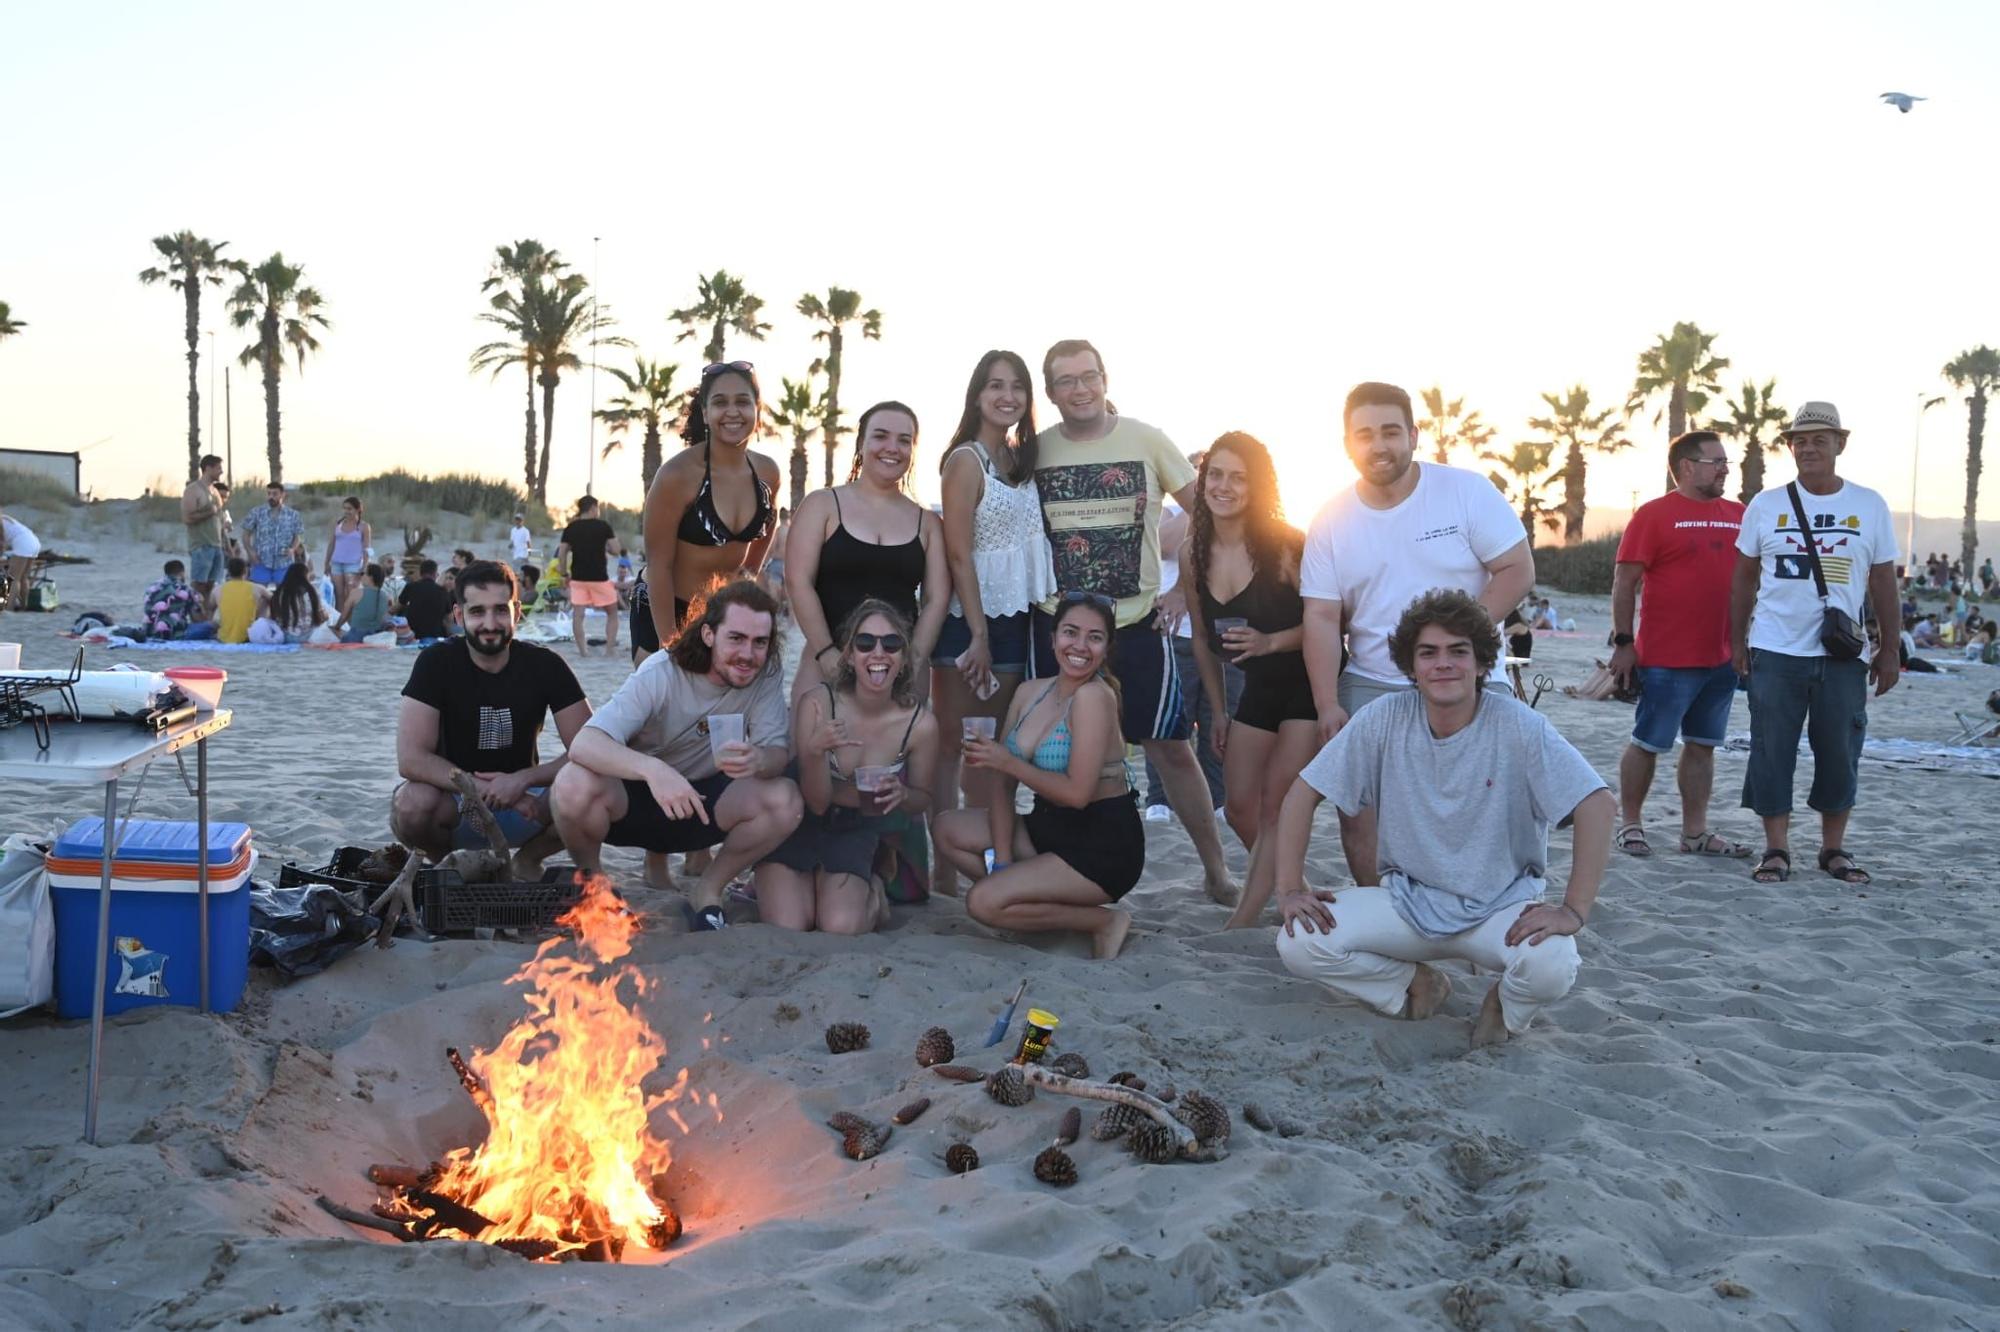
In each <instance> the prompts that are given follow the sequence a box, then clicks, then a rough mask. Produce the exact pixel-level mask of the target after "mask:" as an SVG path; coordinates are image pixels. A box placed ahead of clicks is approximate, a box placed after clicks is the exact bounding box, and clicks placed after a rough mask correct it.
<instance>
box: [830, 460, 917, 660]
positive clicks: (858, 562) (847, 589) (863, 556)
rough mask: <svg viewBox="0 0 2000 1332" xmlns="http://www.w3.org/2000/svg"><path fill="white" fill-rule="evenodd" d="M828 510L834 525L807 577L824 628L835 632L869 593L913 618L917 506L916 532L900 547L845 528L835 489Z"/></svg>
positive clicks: (914, 606) (868, 596)
mask: <svg viewBox="0 0 2000 1332" xmlns="http://www.w3.org/2000/svg"><path fill="white" fill-rule="evenodd" d="M911 507H912V508H915V507H916V506H915V505H912V506H911ZM833 512H834V516H835V518H836V520H837V521H838V523H839V525H838V526H837V527H835V528H834V529H833V534H832V535H831V536H829V537H827V539H826V544H824V545H823V546H821V547H820V552H819V572H818V574H817V575H815V576H814V578H813V591H815V592H817V593H819V605H820V610H821V611H823V612H824V613H825V615H826V627H827V629H828V631H829V632H832V633H839V632H840V626H841V625H843V624H845V623H846V622H847V617H848V616H849V615H852V614H853V613H854V608H855V607H856V606H859V605H860V604H861V603H862V602H864V601H866V600H867V599H868V598H870V597H880V598H881V599H882V600H884V601H886V602H888V603H889V604H890V605H891V606H894V607H895V608H896V609H897V610H898V611H901V612H902V613H903V615H904V617H905V618H907V619H908V620H910V621H911V622H912V623H915V622H916V618H917V587H918V585H919V584H921V583H922V582H923V581H924V564H925V559H924V514H923V510H922V509H920V508H919V509H917V531H916V534H915V535H914V536H912V537H911V538H910V539H909V540H908V541H905V542H904V543H903V544H902V545H900V546H880V545H877V544H875V543H874V542H872V541H863V540H861V538H859V537H857V536H855V535H854V534H853V533H852V532H849V531H848V530H847V520H846V518H845V516H843V515H842V514H841V511H840V491H839V490H837V489H836V490H835V491H834V492H833Z"/></svg>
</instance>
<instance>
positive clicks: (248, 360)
mask: <svg viewBox="0 0 2000 1332" xmlns="http://www.w3.org/2000/svg"><path fill="white" fill-rule="evenodd" d="M305 275H306V270H305V266H304V265H303V264H288V263H286V262H285V256H284V255H283V254H281V253H280V254H273V255H272V256H271V257H270V258H269V259H266V260H265V261H264V262H263V263H261V264H258V265H257V266H256V267H255V268H246V269H244V271H243V285H242V286H240V287H238V288H237V289H236V290H235V291H234V292H233V293H231V294H230V297H229V322H230V323H232V324H234V325H235V326H236V327H238V328H248V327H250V326H252V325H255V326H256V329H257V340H256V341H255V342H253V343H251V344H250V345H249V346H247V347H245V348H244V349H243V351H242V353H241V354H240V355H239V356H238V357H237V358H236V359H237V361H238V362H239V363H240V364H242V365H255V366H260V367H262V369H263V371H264V449H265V451H266V453H267V454H268V455H269V460H270V464H271V475H270V479H271V480H272V481H283V480H284V479H285V469H284V462H283V455H282V453H281V451H280V449H279V446H278V379H279V376H280V375H282V374H283V372H284V368H285V348H286V347H288V346H289V347H290V348H291V349H292V351H293V352H294V353H295V354H296V355H297V357H298V361H299V373H300V374H304V373H305V369H306V353H307V352H309V351H318V350H319V339H317V338H315V337H314V336H313V327H314V325H318V326H319V327H320V328H331V327H332V325H331V324H330V323H328V322H327V318H326V316H325V315H323V314H321V313H320V310H321V308H322V307H323V306H325V304H326V298H325V297H323V296H321V295H320V294H319V292H317V291H316V290H314V289H313V288H311V287H308V286H306V285H305V282H304V279H305Z"/></svg>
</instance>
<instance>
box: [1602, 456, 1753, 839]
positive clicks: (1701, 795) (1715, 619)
mask: <svg viewBox="0 0 2000 1332" xmlns="http://www.w3.org/2000/svg"><path fill="white" fill-rule="evenodd" d="M1667 467H1668V469H1669V470H1670V471H1671V472H1672V473H1673V478H1674V488H1673V489H1672V490H1670V491H1668V492H1667V493H1666V494H1664V495H1662V496H1660V498H1658V499H1656V500H1648V501H1647V502H1646V503H1644V504H1641V505H1640V506H1639V511H1638V512H1637V513H1635V514H1633V515H1632V521H1631V523H1630V524H1628V525H1627V526H1626V528H1625V536H1624V538H1623V539H1622V540H1620V541H1619V543H1618V570H1617V573H1616V576H1615V578H1614V581H1613V582H1612V585H1611V628H1612V636H1611V642H1612V653H1611V670H1612V673H1613V674H1615V675H1616V676H1618V678H1619V680H1620V681H1621V682H1622V683H1623V684H1625V685H1626V687H1627V688H1630V687H1631V685H1632V683H1633V677H1634V676H1636V677H1637V680H1638V684H1639V687H1640V691H1641V692H1640V694H1639V707H1638V714H1637V716H1635V717H1634V718H1633V721H1632V743H1631V744H1629V745H1627V746H1626V747H1625V755H1624V757H1623V758H1621V759H1620V760H1619V762H1618V805H1619V828H1618V849H1619V850H1621V851H1623V852H1625V853H1626V854H1627V855H1633V856H1650V855H1652V854H1653V848H1652V847H1651V846H1650V845H1648V844H1647V842H1646V829H1645V825H1644V823H1643V821H1642V818H1641V811H1642V809H1643V808H1644V806H1645V803H1646V793H1647V792H1648V791H1649V790H1651V789H1652V786H1653V769H1654V766H1655V764H1656V763H1657V762H1658V759H1659V756H1660V755H1661V754H1664V753H1667V752H1668V751H1669V750H1671V749H1672V748H1673V747H1674V740H1675V738H1676V737H1678V738H1679V739H1680V740H1681V741H1682V742H1683V744H1684V746H1685V747H1684V748H1683V749H1682V750H1681V761H1680V765H1679V768H1678V772H1677V775H1678V778H1679V783H1680V790H1681V843H1680V845H1681V850H1682V851H1685V852H1689V853H1691V854H1694V855H1701V856H1733V857H1743V856H1747V855H1749V854H1750V848H1749V847H1747V846H1743V845H1741V844H1739V843H1736V842H1731V841H1729V840H1728V839H1727V838H1725V837H1723V836H1721V835H1720V834H1719V833H1717V832H1715V831H1714V830H1713V829H1711V828H1710V827H1709V826H1708V796H1709V789H1710V787H1711V786H1712V785H1713V784H1714V780H1715V747H1716V746H1717V745H1719V744H1721V743H1722V740H1723V737H1724V736H1725V735H1726V734H1727V733H1728V731H1729V705H1730V703H1731V701H1732V700H1733V699H1734V697H1735V694H1736V671H1735V668H1734V667H1732V666H1731V665H1730V651H1729V579H1730V575H1731V574H1732V573H1733V572H1734V569H1735V565H1736V533H1737V530H1738V529H1739V528H1740V527H1741V526H1742V525H1743V506H1742V505H1741V504H1739V503H1737V502H1736V501H1735V500H1733V499H1724V498H1723V495H1722V492H1723V488H1724V485H1725V483H1726V482H1727V481H1728V479H1729V455H1728V454H1726V453H1725V452H1723V448H1722V439H1721V437H1720V436H1719V435H1717V434H1716V433H1715V432H1714V431H1712V430H1690V431H1688V432H1686V433H1685V434H1683V435H1681V436H1679V437H1678V438H1676V439H1675V440H1674V442H1673V443H1672V444H1671V445H1669V446H1668V449H1667ZM1642 582H1643V584H1644V586H1645V609H1646V613H1645V616H1644V618H1643V619H1642V620H1641V621H1640V622H1639V632H1638V636H1637V637H1636V638H1634V636H1633V632H1632V621H1633V610H1634V603H1635V602H1636V601H1637V600H1638V595H1639V589H1640V585H1641V583H1642Z"/></svg>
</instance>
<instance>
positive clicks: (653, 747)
mask: <svg viewBox="0 0 2000 1332" xmlns="http://www.w3.org/2000/svg"><path fill="white" fill-rule="evenodd" d="M721 712H740V713H742V714H743V732H744V736H745V737H746V738H747V739H748V740H749V741H750V743H751V744H753V745H756V746H758V747H759V748H769V749H789V748H790V731H791V714H790V712H789V710H788V709H787V708H786V706H785V681H784V674H783V672H782V671H781V670H780V668H779V665H778V662H777V661H776V659H773V660H772V661H771V662H770V664H769V665H768V666H766V667H765V669H764V673H763V674H762V675H759V676H758V677H757V678H756V680H754V681H752V682H751V684H750V686H749V688H747V689H736V688H733V687H731V686H728V685H721V684H717V683H716V682H715V681H713V680H711V679H709V678H708V677H707V676H706V675H689V674H688V673H687V672H686V671H684V670H682V669H681V668H680V667H678V666H676V665H674V661H673V657H672V655H671V654H669V653H665V652H655V653H654V654H653V655H652V656H650V657H648V658H646V660H645V661H644V662H643V663H642V664H641V665H640V667H639V669H638V670H636V671H633V672H632V674H631V675H630V676H629V677H628V678H627V679H626V681H625V683H624V684H622V685H620V686H619V687H618V692H617V693H615V694H613V695H612V696H611V701H610V702H609V703H606V704H605V705H604V706H603V707H601V708H599V709H598V710H597V712H596V713H595V714H594V715H593V716H592V717H591V719H590V720H589V721H588V722H586V723H584V724H585V725H586V726H595V727H596V728H597V729H598V730H600V731H602V732H604V733H605V734H606V735H608V736H610V737H611V738H612V739H614V740H616V741H618V742H619V743H620V744H622V745H629V746H630V747H632V748H633V749H636V750H638V751H639V752H640V753H641V754H650V755H652V756H653V757H655V758H659V759H663V760H665V762H666V764H667V766H669V767H671V768H672V769H673V770H674V771H675V772H678V773H679V774H680V775H681V776H683V777H685V778H687V779H688V780H689V781H697V780H699V779H700V778H703V777H713V776H714V775H715V774H716V772H717V771H719V770H718V769H717V768H716V766H715V756H714V754H712V753H711V752H710V751H709V745H708V718H709V716H710V714H712V713H721Z"/></svg>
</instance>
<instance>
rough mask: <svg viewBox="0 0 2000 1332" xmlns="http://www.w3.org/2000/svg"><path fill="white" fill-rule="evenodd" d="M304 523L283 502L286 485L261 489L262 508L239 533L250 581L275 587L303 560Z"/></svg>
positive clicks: (294, 510) (291, 508) (246, 521)
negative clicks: (289, 570)
mask: <svg viewBox="0 0 2000 1332" xmlns="http://www.w3.org/2000/svg"><path fill="white" fill-rule="evenodd" d="M305 524H306V520H305V519H304V517H302V516H301V515H300V513H299V511H298V510H297V509H294V508H293V507H292V506H291V505H289V504H287V503H286V502H285V485H284V482H282V481H273V482H272V483H271V484H270V485H268V486H265V487H264V507H263V508H261V509H256V510H254V511H252V512H251V514H250V516H249V517H247V518H245V519H244V520H243V525H242V527H241V528H240V529H238V531H239V533H240V535H241V536H242V539H243V551H244V554H245V555H247V556H249V559H250V581H251V582H253V583H261V584H263V585H264V586H265V587H276V586H277V585H278V584H279V583H282V582H283V581H284V580H285V571H286V570H287V569H289V568H291V567H292V564H293V562H294V561H295V560H300V559H304V558H305V550H306V547H305V541H304V540H303V534H304V532H305Z"/></svg>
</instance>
